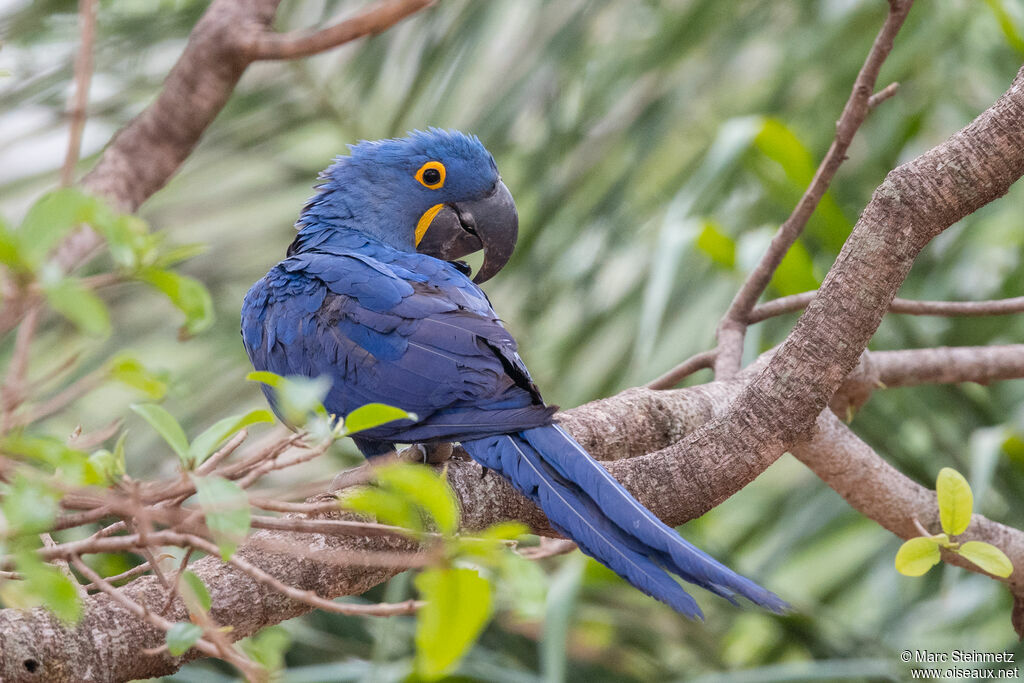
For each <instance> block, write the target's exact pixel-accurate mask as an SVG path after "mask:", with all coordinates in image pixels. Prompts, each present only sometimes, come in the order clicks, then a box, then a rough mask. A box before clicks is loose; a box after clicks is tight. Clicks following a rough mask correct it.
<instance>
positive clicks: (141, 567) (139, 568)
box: [83, 553, 170, 591]
mask: <svg viewBox="0 0 1024 683" xmlns="http://www.w3.org/2000/svg"><path fill="white" fill-rule="evenodd" d="M164 557H170V555H169V554H168V553H164V554H163V555H161V556H160V558H161V559H162V558H164ZM150 569H151V567H150V566H149V563H148V562H147V563H146V564H137V565H135V566H134V567H132V568H131V569H129V570H127V571H123V572H121V573H120V574H115V575H113V576H107V577H105V578H104V581H107V582H108V583H110V584H113V583H114V582H115V581H125V580H129V579H137V578H138V577H140V576H142V575H143V574H145V573H146V572H148V571H149V570H150ZM83 587H84V588H85V590H87V591H95V590H100V587H99V586H98V585H97V584H95V583H87V584H85V586H83Z"/></svg>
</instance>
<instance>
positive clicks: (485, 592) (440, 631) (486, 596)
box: [414, 569, 491, 680]
mask: <svg viewBox="0 0 1024 683" xmlns="http://www.w3.org/2000/svg"><path fill="white" fill-rule="evenodd" d="M414 583H415V585H416V590H418V591H419V593H420V596H421V597H422V598H423V599H424V600H426V601H427V604H425V605H424V606H423V607H422V608H421V609H420V611H419V614H418V615H417V618H416V671H417V673H418V674H419V675H420V676H421V677H422V678H424V679H426V680H436V679H438V678H441V677H442V676H444V675H445V674H446V673H448V672H450V671H451V670H452V669H454V668H455V666H456V665H457V664H458V662H459V660H460V659H461V658H462V656H463V655H464V654H465V653H466V652H467V651H468V650H469V648H470V646H472V644H473V642H474V641H475V640H476V639H477V637H478V636H479V635H480V632H481V631H482V630H483V628H484V626H485V625H486V624H487V620H488V619H489V618H490V616H491V585H490V583H489V582H488V581H487V580H486V579H484V578H482V577H481V576H480V575H479V574H477V572H476V571H474V570H472V569H428V570H426V571H423V572H420V574H419V575H418V576H417V577H416V579H415V580H414Z"/></svg>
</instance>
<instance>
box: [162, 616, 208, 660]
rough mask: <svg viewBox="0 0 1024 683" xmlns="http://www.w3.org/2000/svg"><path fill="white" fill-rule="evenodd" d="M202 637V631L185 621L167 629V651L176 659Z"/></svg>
mask: <svg viewBox="0 0 1024 683" xmlns="http://www.w3.org/2000/svg"><path fill="white" fill-rule="evenodd" d="M201 635H203V629H202V628H200V627H199V626H196V625H195V624H190V623H188V622H187V621H179V622H178V623H176V624H174V625H173V626H171V627H170V628H169V629H167V651H168V652H169V653H171V654H172V655H174V656H175V657H177V656H178V655H183V654H185V653H186V652H188V650H189V648H191V647H192V646H193V645H195V644H196V641H198V640H199V637H200V636H201Z"/></svg>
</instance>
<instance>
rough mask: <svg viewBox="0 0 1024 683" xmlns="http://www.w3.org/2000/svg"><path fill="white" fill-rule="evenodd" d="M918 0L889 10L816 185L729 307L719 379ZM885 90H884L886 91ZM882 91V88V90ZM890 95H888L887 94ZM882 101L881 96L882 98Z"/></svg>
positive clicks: (841, 154) (840, 156) (838, 160)
mask: <svg viewBox="0 0 1024 683" xmlns="http://www.w3.org/2000/svg"><path fill="white" fill-rule="evenodd" d="M912 4H913V0H905V1H903V2H899V1H897V0H891V1H890V3H889V14H888V16H886V19H885V24H883V26H882V28H881V30H880V31H879V32H878V36H877V37H876V38H875V42H874V44H873V45H872V46H871V51H870V52H869V53H868V56H867V59H866V60H865V61H864V66H862V67H861V70H860V73H859V74H857V80H856V81H855V82H854V84H853V90H852V91H851V92H850V97H849V99H848V100H847V102H846V106H845V107H844V108H843V113H842V114H841V115H840V117H839V122H838V123H837V124H836V135H835V139H834V140H833V141H832V145H831V146H830V147H829V150H828V153H827V154H826V155H825V158H824V159H822V161H821V164H820V165H819V166H818V170H817V171H816V172H815V173H814V178H813V180H811V184H810V185H809V186H808V187H807V190H806V191H805V192H804V194H803V196H802V197H801V198H800V201H799V202H798V203H797V205H796V207H795V208H794V209H793V213H791V214H790V215H789V218H787V219H786V221H785V222H784V223H783V224H782V225H781V226H780V227H779V230H778V232H776V233H775V236H774V237H773V238H772V241H771V244H770V245H769V246H768V250H767V251H766V252H765V254H764V256H762V257H761V261H760V262H759V263H758V264H757V267H756V268H754V270H753V271H751V273H750V275H749V276H748V277H747V279H746V281H745V282H744V283H743V286H742V287H741V288H740V290H739V292H737V293H736V296H735V298H733V300H732V303H731V304H730V305H729V309H728V310H727V311H726V313H725V316H723V318H722V320H721V322H720V323H719V325H718V348H719V353H718V356H717V358H716V359H715V377H716V378H718V379H729V378H730V377H732V376H733V375H735V374H736V373H737V372H739V369H740V365H741V361H742V357H743V340H744V336H745V334H746V328H747V324H748V322H747V317H748V314H749V313H750V311H751V310H752V309H753V308H754V305H755V304H757V300H758V299H759V298H760V297H761V294H763V293H764V290H765V289H766V288H767V287H768V283H769V282H770V281H771V279H772V275H773V274H774V273H775V271H776V269H777V268H778V267H779V264H780V263H782V259H783V257H784V256H785V255H786V253H787V252H788V251H789V249H790V248H791V247H792V246H793V243H794V242H796V240H797V238H798V237H799V236H800V233H801V232H803V229H804V227H805V226H806V225H807V221H808V220H810V217H811V214H812V213H814V209H815V208H816V207H817V206H818V203H819V202H820V201H821V198H822V197H824V196H825V192H826V190H828V186H829V185H830V184H831V182H832V178H833V177H835V174H836V171H837V170H839V166H840V164H842V163H843V161H844V160H845V159H846V150H847V149H848V148H849V147H850V143H851V142H852V141H853V136H854V134H855V133H856V132H857V129H858V128H860V125H861V124H862V123H863V122H864V119H865V118H866V117H867V115H868V112H869V111H870V106H869V102H870V99H871V96H872V93H873V92H874V89H875V81H876V80H877V79H878V72H879V70H880V69H881V68H882V63H883V62H884V61H885V58H886V57H888V56H889V52H890V51H891V50H892V45H893V40H894V39H895V38H896V34H897V33H898V32H899V30H900V27H901V26H902V25H903V20H904V19H906V17H907V13H908V12H909V11H910V6H911V5H912ZM883 92H884V91H883ZM881 94H882V93H879V95H881ZM883 99H884V98H883ZM876 101H880V100H876Z"/></svg>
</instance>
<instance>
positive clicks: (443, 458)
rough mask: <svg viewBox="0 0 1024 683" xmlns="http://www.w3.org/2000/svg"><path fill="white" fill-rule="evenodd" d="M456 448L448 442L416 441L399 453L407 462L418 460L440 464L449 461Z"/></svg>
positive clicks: (419, 461) (427, 463)
mask: <svg viewBox="0 0 1024 683" xmlns="http://www.w3.org/2000/svg"><path fill="white" fill-rule="evenodd" d="M453 451H454V448H453V447H452V445H451V444H450V443H448V442H442V443H428V444H422V443H415V444H413V445H411V446H409V447H408V448H405V449H403V450H402V452H401V453H399V454H398V457H399V458H400V459H401V460H404V461H406V462H418V463H422V464H424V465H440V464H442V463H445V462H448V460H449V459H451V457H452V452H453Z"/></svg>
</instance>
